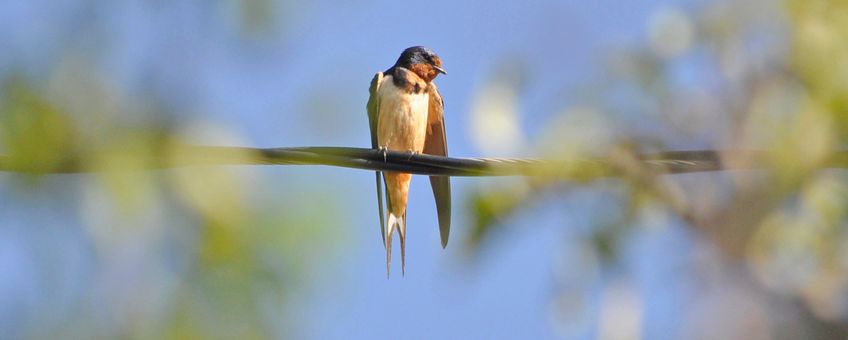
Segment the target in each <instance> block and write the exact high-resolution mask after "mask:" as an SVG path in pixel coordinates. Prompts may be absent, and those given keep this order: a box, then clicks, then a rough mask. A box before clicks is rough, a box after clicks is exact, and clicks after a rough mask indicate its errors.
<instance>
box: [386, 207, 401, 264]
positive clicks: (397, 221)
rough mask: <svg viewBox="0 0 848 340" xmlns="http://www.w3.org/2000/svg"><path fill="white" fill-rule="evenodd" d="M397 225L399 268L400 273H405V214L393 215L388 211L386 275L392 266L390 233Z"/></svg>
mask: <svg viewBox="0 0 848 340" xmlns="http://www.w3.org/2000/svg"><path fill="white" fill-rule="evenodd" d="M395 226H397V231H398V237H399V238H400V270H401V274H403V275H405V274H406V216H400V217H398V216H395V214H393V213H391V212H389V220H388V223H386V227H387V228H386V277H389V276H390V274H391V268H392V234H393V233H394V231H395Z"/></svg>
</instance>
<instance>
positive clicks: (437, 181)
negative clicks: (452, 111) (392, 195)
mask: <svg viewBox="0 0 848 340" xmlns="http://www.w3.org/2000/svg"><path fill="white" fill-rule="evenodd" d="M429 90H430V91H429V92H430V104H429V112H428V116H427V138H426V139H425V142H424V153H426V154H430V155H437V156H447V155H448V143H447V139H446V137H445V109H444V107H445V106H444V102H443V101H442V95H441V94H440V93H439V89H438V88H437V87H436V84H433V83H430V89H429ZM372 131H374V129H373V128H372ZM372 135H373V133H372ZM430 186H431V187H433V196H434V197H435V199H436V211H437V213H438V215H439V234H440V236H441V239H442V247H443V248H444V247H446V246H447V245H448V237H449V236H450V223H451V192H450V177H448V176H430Z"/></svg>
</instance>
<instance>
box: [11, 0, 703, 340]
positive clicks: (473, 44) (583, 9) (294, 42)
mask: <svg viewBox="0 0 848 340" xmlns="http://www.w3.org/2000/svg"><path fill="white" fill-rule="evenodd" d="M687 4H689V5H691V3H689V2H683V1H611V0H602V1H594V2H593V1H540V2H534V3H529V4H522V3H519V2H501V3H497V2H494V3H493V2H488V1H468V2H456V1H431V2H427V3H426V4H409V3H401V2H395V1H352V2H347V3H341V4H340V3H335V2H330V1H313V2H309V3H308V4H289V3H280V4H277V5H276V6H274V11H275V12H274V13H275V14H277V15H278V21H276V22H275V23H274V24H273V25H272V26H271V27H270V29H268V30H267V31H261V32H259V33H258V34H257V35H255V36H250V35H244V34H242V33H240V26H239V25H240V24H239V23H238V18H237V17H236V16H235V15H233V14H232V13H233V11H232V8H234V7H232V5H231V4H229V3H227V2H218V3H217V4H216V5H208V4H207V2H205V1H179V2H161V1H150V2H142V1H127V2H114V3H112V2H108V3H97V4H96V5H91V4H90V2H84V1H70V0H67V1H11V2H4V3H2V4H0V45H2V46H5V47H4V50H6V52H4V53H3V54H2V55H0V71H4V72H8V70H11V69H23V70H25V72H26V74H28V75H29V76H31V77H33V78H36V79H37V78H41V77H49V74H50V72H51V70H55V69H56V68H58V67H59V66H57V65H60V64H61V63H62V60H61V58H66V57H67V56H68V55H79V56H82V59H84V60H88V62H89V63H92V64H93V65H90V66H92V67H93V69H94V70H96V72H97V73H98V75H99V76H101V77H103V78H104V79H106V81H107V82H108V83H109V84H110V85H112V86H115V91H116V92H118V93H121V94H124V95H126V96H129V97H132V96H133V95H134V94H137V93H142V94H144V95H152V96H154V97H155V98H157V99H158V100H159V101H160V103H163V104H160V105H164V106H166V108H167V112H169V114H173V115H174V118H173V120H175V121H178V122H182V123H186V122H189V123H190V122H196V121H202V122H204V124H207V125H212V126H215V127H216V128H217V129H220V130H221V131H226V135H227V137H221V136H212V137H209V136H207V137H204V138H206V139H203V141H204V142H208V143H216V144H234V143H238V144H240V145H248V146H259V147H272V146H311V145H334V146H366V145H368V141H369V137H368V126H367V120H366V115H365V108H364V107H365V102H366V100H367V95H368V93H367V87H368V84H369V81H370V79H371V77H372V76H373V74H374V73H375V72H376V71H380V70H384V69H386V68H388V67H389V66H391V64H392V63H393V62H394V61H395V59H396V58H397V56H398V54H399V53H400V51H401V50H403V49H404V48H406V47H409V46H412V45H426V46H429V47H431V48H433V49H434V50H435V51H436V52H437V53H438V54H439V55H440V56H441V57H442V59H443V61H444V65H445V68H446V69H447V70H448V73H449V74H448V75H447V76H443V77H440V78H439V79H437V83H438V84H439V86H440V89H441V92H442V94H443V95H444V97H445V103H446V117H447V133H448V141H449V146H450V153H451V154H452V155H454V156H461V157H475V156H481V155H487V156H494V155H492V154H486V150H483V149H482V148H480V146H479V144H477V143H476V142H475V140H473V138H471V137H470V136H471V127H470V125H471V119H470V115H469V112H470V111H471V110H472V107H473V103H474V99H475V98H476V96H477V95H478V94H479V93H480V91H481V90H482V89H483V88H485V86H486V85H487V84H488V83H490V82H491V81H492V80H493V79H498V78H497V77H498V75H497V74H496V73H497V72H498V71H499V70H501V69H503V68H505V67H506V68H507V69H508V68H510V67H515V68H517V69H518V70H521V71H522V72H523V73H524V76H523V77H522V79H523V80H524V81H523V82H522V85H521V87H520V88H519V89H518V90H519V103H518V119H519V121H520V122H521V124H522V132H523V133H524V134H525V135H526V136H530V137H529V139H530V140H533V139H534V137H533V136H537V135H539V134H540V133H541V131H543V130H544V127H545V124H546V122H549V121H550V119H551V118H552V117H554V116H556V115H557V114H560V113H561V112H562V111H564V110H565V109H567V108H568V107H570V106H572V105H576V104H580V101H579V98H576V96H575V95H572V94H571V93H573V91H574V90H576V89H578V88H580V86H581V85H584V84H587V83H591V82H592V81H593V79H596V78H597V77H600V76H602V75H603V73H604V72H605V70H604V62H603V61H604V60H605V58H607V57H608V55H609V53H611V51H613V50H614V49H615V48H619V47H621V46H629V45H635V44H644V43H645V40H646V30H647V28H646V25H647V22H648V20H649V18H650V17H651V15H652V14H653V13H655V12H656V11H657V10H658V9H661V8H668V7H674V6H684V5H687ZM505 65H506V66H505ZM127 115H128V117H125V121H129V122H133V121H144V120H145V118H144V117H134V116H129V115H130V114H127ZM234 141H235V142H234ZM240 171H247V172H255V173H257V174H258V175H257V176H258V177H259V178H261V180H263V181H273V182H274V183H273V184H269V186H270V188H281V189H284V190H281V192H273V193H269V194H270V195H275V196H277V197H283V199H286V196H289V197H288V198H287V199H294V198H293V197H300V196H302V194H301V193H300V192H301V191H309V190H313V185H311V184H310V183H311V181H318V180H319V179H320V182H321V183H322V185H323V187H322V189H319V190H320V191H321V192H324V193H327V192H330V193H331V195H332V196H333V197H332V199H331V200H330V203H329V204H334V205H337V207H336V208H337V209H338V216H336V219H335V220H336V221H339V222H340V223H339V225H338V226H337V227H338V228H346V230H345V231H343V232H340V233H339V234H338V235H340V237H345V238H346V240H345V241H344V242H343V244H344V246H343V247H340V249H336V250H334V251H333V252H332V253H331V254H326V255H319V257H318V258H317V259H314V261H313V262H312V263H317V264H320V265H317V266H316V268H315V269H314V273H312V274H310V276H311V277H312V279H310V282H311V283H310V286H309V287H305V288H302V289H300V290H299V291H298V295H297V296H296V297H295V298H294V301H293V303H294V304H295V305H294V308H293V310H294V311H292V312H291V313H289V314H287V315H288V317H290V318H291V319H290V320H289V322H290V324H294V325H295V330H296V334H299V335H302V336H304V337H306V338H336V339H342V338H344V339H350V338H363V339H373V338H413V339H415V338H419V339H432V338H447V339H465V338H488V339H496V338H503V339H510V338H511V339H514V338H551V337H559V336H565V337H569V338H594V337H596V336H598V335H599V334H598V329H599V328H600V327H601V326H600V325H601V324H602V322H603V320H601V319H602V318H601V314H602V313H601V312H600V310H601V309H602V308H604V307H603V306H604V304H603V301H604V297H605V296H609V295H608V294H609V292H610V289H609V287H617V286H616V285H624V286H625V287H635V289H636V291H637V292H639V294H640V296H641V300H639V301H642V302H643V303H644V306H643V307H644V315H643V316H642V319H641V320H642V326H641V329H642V335H643V336H645V337H646V338H650V339H663V338H675V334H676V333H675V332H676V330H677V329H678V328H677V327H679V325H678V323H679V322H680V321H681V320H682V316H681V314H683V312H684V310H683V306H682V304H681V302H679V301H680V299H681V298H683V297H685V296H686V295H687V293H690V292H691V289H692V288H691V284H692V283H691V282H689V281H688V280H689V279H688V278H687V276H685V275H681V274H679V271H681V270H683V269H681V268H683V267H684V265H685V263H687V261H689V257H688V256H689V255H688V254H689V252H688V251H687V250H688V249H690V248H691V247H692V243H693V242H694V241H693V239H692V237H693V236H692V235H690V234H689V232H687V231H685V230H683V229H681V228H680V226H679V224H678V223H676V222H675V221H673V220H662V219H660V222H656V220H655V219H653V220H652V219H651V218H653V217H651V216H648V217H646V218H645V220H646V221H647V222H645V223H646V224H647V225H652V224H655V225H658V226H659V227H656V228H648V231H645V232H639V233H637V234H636V235H634V236H633V237H632V238H631V239H628V242H627V244H626V245H625V246H624V247H623V249H622V254H623V255H622V258H624V259H626V260H623V261H622V262H621V263H620V264H617V265H614V266H612V267H608V266H598V265H597V263H596V261H598V260H597V259H595V258H594V257H593V255H591V252H587V251H585V250H581V249H582V248H580V247H581V243H580V242H579V240H580V238H581V237H585V235H586V233H585V232H581V231H585V229H587V228H588V226H587V225H588V224H589V220H590V219H591V218H592V215H593V213H591V212H589V211H592V210H593V209H597V210H601V211H603V210H604V209H607V210H609V209H611V208H609V207H607V206H608V205H612V206H614V205H615V204H616V200H615V197H616V195H615V194H614V193H612V194H611V193H610V191H613V192H614V189H609V188H606V186H605V185H597V186H592V187H588V188H584V189H581V190H577V192H576V193H570V194H566V195H562V196H560V197H552V198H551V199H547V200H545V201H543V202H542V203H539V204H533V205H531V206H529V207H528V208H527V209H525V210H523V211H522V212H521V213H519V214H517V215H516V216H513V217H511V218H510V219H508V220H506V221H504V224H505V226H506V228H504V230H503V231H502V232H499V233H496V234H494V235H493V237H492V238H491V239H488V240H487V242H485V244H484V246H483V248H482V249H481V250H480V252H479V254H477V256H474V257H467V256H466V254H465V250H466V249H465V248H464V247H463V241H464V240H465V239H466V238H467V233H468V230H469V229H470V228H469V227H468V225H469V223H470V215H469V214H468V212H467V206H465V199H466V198H467V197H468V195H469V193H470V191H471V190H477V189H479V188H481V187H485V186H489V187H497V186H499V185H508V184H509V183H511V181H512V180H511V179H486V180H481V179H474V178H456V179H454V180H453V182H452V183H453V185H454V219H453V234H452V239H451V244H450V245H449V247H448V248H447V249H446V250H442V249H441V247H440V246H439V240H438V230H437V228H436V225H437V224H436V220H435V209H434V206H433V203H432V198H431V196H430V193H429V187H428V186H429V185H428V184H427V181H425V180H423V179H422V178H416V180H414V181H413V187H412V197H411V205H410V208H409V211H410V213H409V216H410V217H409V218H410V222H409V228H410V231H409V239H408V240H409V242H408V245H407V246H408V249H407V257H408V258H407V274H406V276H405V277H401V276H400V275H399V270H398V269H399V268H398V266H397V264H399V263H397V264H396V266H395V271H394V274H393V276H392V278H391V279H390V280H386V277H385V272H384V270H385V267H384V262H383V261H384V256H385V254H384V251H383V248H382V244H381V242H380V237H379V233H378V224H377V223H378V220H377V218H376V217H377V216H376V212H375V209H374V208H375V207H374V205H375V203H374V202H373V200H374V192H373V190H374V188H373V175H372V174H371V173H370V172H364V171H356V170H349V169H338V168H322V167H274V168H271V167H266V168H261V169H253V170H248V169H243V170H240ZM49 181H50V182H51V185H58V186H63V185H68V186H84V185H85V182H86V180H85V179H84V178H80V177H79V176H55V177H53V178H51V179H50V180H49ZM62 181H67V182H70V183H69V184H63V183H59V182H62ZM328 188H331V189H328ZM19 190H20V189H19V188H16V186H15V185H13V184H11V179H10V178H9V176H8V175H0V197H2V200H4V201H8V202H12V204H10V205H7V206H5V207H3V208H0V216H3V217H2V220H0V223H2V225H3V227H2V228H3V229H4V230H3V232H0V268H4V271H5V272H13V273H16V277H18V279H17V280H0V301H16V303H17V305H12V304H2V305H4V306H7V307H6V308H9V307H8V306H21V307H20V308H23V309H27V308H30V309H33V308H36V307H32V306H37V305H38V303H39V302H38V301H32V299H35V300H37V296H38V295H39V291H41V290H44V289H49V288H45V287H44V285H46V286H50V284H46V283H43V282H39V279H38V276H37V275H34V274H31V273H30V274H28V273H29V270H30V269H27V267H28V265H25V264H26V263H34V264H35V266H46V265H48V262H49V261H43V259H42V260H40V259H38V258H34V256H33V255H32V254H34V252H33V251H30V250H29V249H30V248H34V247H41V246H43V245H44V244H45V243H47V244H55V245H56V246H57V247H59V248H58V249H64V248H62V247H66V248H69V250H68V251H66V252H63V253H64V254H70V255H67V256H60V257H59V258H58V259H56V260H57V261H59V263H62V264H63V265H62V266H61V267H64V268H65V270H66V271H68V272H66V273H64V274H62V273H57V275H60V276H61V275H68V276H69V277H77V276H85V275H86V273H89V272H90V271H91V270H92V269H91V266H94V264H92V263H90V261H89V260H87V255H85V254H86V251H85V250H81V248H82V247H81V246H79V245H78V242H79V240H78V238H80V237H85V236H84V233H82V232H80V228H81V227H80V226H78V225H77V226H73V224H75V223H79V219H74V218H72V219H70V221H72V222H70V223H66V222H63V221H66V219H65V218H63V217H64V216H74V215H75V214H74V213H73V212H72V211H70V210H73V206H71V207H68V206H67V205H66V204H65V203H67V202H72V201H73V200H74V198H73V197H64V198H62V197H58V198H53V200H54V201H53V202H52V203H51V204H49V205H47V206H49V207H51V208H50V209H47V211H43V210H40V209H39V208H38V207H39V206H40V205H41V203H40V202H41V201H40V200H48V198H45V197H39V196H37V194H36V196H35V197H32V198H30V199H20V196H18V195H20V191H19ZM605 207H607V208H605ZM595 214H597V213H595ZM659 215H662V213H659ZM34 216H41V217H34ZM655 222H656V223H655ZM68 224H70V225H71V226H68ZM33 226H39V227H37V228H43V229H39V230H43V231H44V232H45V234H41V235H36V234H34V233H35V232H34V231H33V229H31V228H32V227H33ZM55 233H67V235H60V236H55V235H56V234H55ZM50 235H52V236H50ZM575 248H577V249H575ZM73 254H78V257H79V258H75V257H74V255H73ZM80 254H81V255H80ZM587 254H588V255H587ZM51 258H53V257H51ZM593 261H595V262H593ZM586 263H589V264H588V265H587V264H586ZM592 263H595V265H592ZM581 265H582V266H588V268H589V269H585V268H583V269H582V270H576V271H577V272H579V273H589V274H591V275H590V276H588V277H579V276H577V275H573V274H569V271H570V270H569V268H572V267H580V266H581ZM592 268H594V269H592ZM72 281H73V280H72ZM74 282H77V284H83V283H80V282H81V281H79V280H77V281H74ZM58 286H59V288H58V289H59V290H60V291H67V293H63V294H66V295H67V296H72V295H73V294H74V293H73V292H74V291H76V290H77V289H79V288H78V287H73V286H72V285H70V286H69V285H62V284H58ZM613 291H614V290H613ZM625 291H626V290H625ZM21 292H24V293H23V296H27V297H32V298H31V299H30V298H20V297H19V296H20V295H18V294H21ZM16 296H18V297H16ZM60 296H62V295H61V294H60ZM558 299H570V300H575V302H574V303H575V305H576V306H577V307H575V308H576V309H575V311H574V312H573V314H571V316H570V317H568V318H566V320H568V321H567V322H562V320H561V319H557V318H556V317H554V316H552V315H553V314H555V313H554V312H552V311H553V310H554V309H555V308H554V307H552V306H554V304H555V302H556V301H559V300H558ZM15 308H16V307H11V308H10V309H11V310H6V311H5V312H3V313H2V314H0V320H2V322H0V326H3V325H6V326H9V325H14V324H16V322H15V321H16V320H17V318H19V316H15V314H16V313H15V312H14V311H13V309H15ZM67 308H70V307H67ZM36 309H37V308H36ZM25 315H39V314H37V313H36V314H25ZM563 324H564V326H563Z"/></svg>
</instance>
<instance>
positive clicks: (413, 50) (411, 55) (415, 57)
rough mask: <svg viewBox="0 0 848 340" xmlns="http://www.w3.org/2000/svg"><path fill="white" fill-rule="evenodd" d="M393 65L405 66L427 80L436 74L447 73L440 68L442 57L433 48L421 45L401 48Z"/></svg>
mask: <svg viewBox="0 0 848 340" xmlns="http://www.w3.org/2000/svg"><path fill="white" fill-rule="evenodd" d="M395 66H400V67H403V68H406V69H408V70H410V71H412V72H414V73H415V74H417V75H418V76H419V77H421V78H422V79H424V80H425V81H427V82H430V81H433V79H436V76H437V75H439V73H441V74H448V73H447V72H445V69H443V68H442V59H439V56H437V55H436V53H434V52H433V50H431V49H429V48H426V47H423V46H413V47H410V48H407V49H405V50H403V53H401V54H400V58H398V60H397V62H396V63H395Z"/></svg>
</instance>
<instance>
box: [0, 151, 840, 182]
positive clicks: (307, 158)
mask: <svg viewBox="0 0 848 340" xmlns="http://www.w3.org/2000/svg"><path fill="white" fill-rule="evenodd" d="M177 150H178V151H177V152H174V151H170V155H165V157H162V158H161V159H158V160H156V161H155V162H153V163H152V164H150V165H149V168H171V167H178V166H197V165H328V166H337V167H345V168H355V169H366V170H382V171H397V172H406V173H413V174H419V175H440V176H536V175H539V176H558V177H572V178H579V177H581V176H585V175H586V174H587V173H591V174H592V175H602V176H614V175H615V174H616V173H617V171H616V169H617V168H619V167H620V166H621V162H619V161H617V160H616V159H612V158H597V159H574V160H540V159H524V158H457V157H441V156H434V155H428V154H412V153H409V152H402V151H381V150H374V149H365V148H349V147H291V148H249V147H228V146H182V147H179V148H177ZM729 156H730V157H729ZM833 156H834V157H833V159H832V160H831V161H830V162H828V164H826V166H828V167H835V168H845V167H846V164H848V152H846V151H840V152H837V153H835V154H834V155H833ZM765 157H766V153H765V152H764V151H739V150H722V151H719V150H697V151H666V152H658V153H652V154H637V155H635V156H633V159H634V160H635V161H637V162H638V163H639V164H641V165H642V166H644V167H645V168H647V169H648V170H650V171H654V172H657V173H690V172H704V171H722V170H739V169H758V168H765V167H767V164H766V163H765V162H763V161H762V160H763V159H765ZM735 158H739V159H746V160H753V161H749V162H736V163H729V162H724V161H723V159H735ZM80 159H84V158H83V157H75V158H70V159H66V160H64V161H62V162H60V164H57V165H55V166H52V167H49V168H47V169H43V168H42V169H40V168H38V167H27V166H22V165H18V164H15V162H13V160H12V159H11V158H10V157H8V156H2V155H0V171H12V172H37V173H80V172H89V171H94V170H96V169H92V168H90V167H85V166H83V162H81V161H80Z"/></svg>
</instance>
